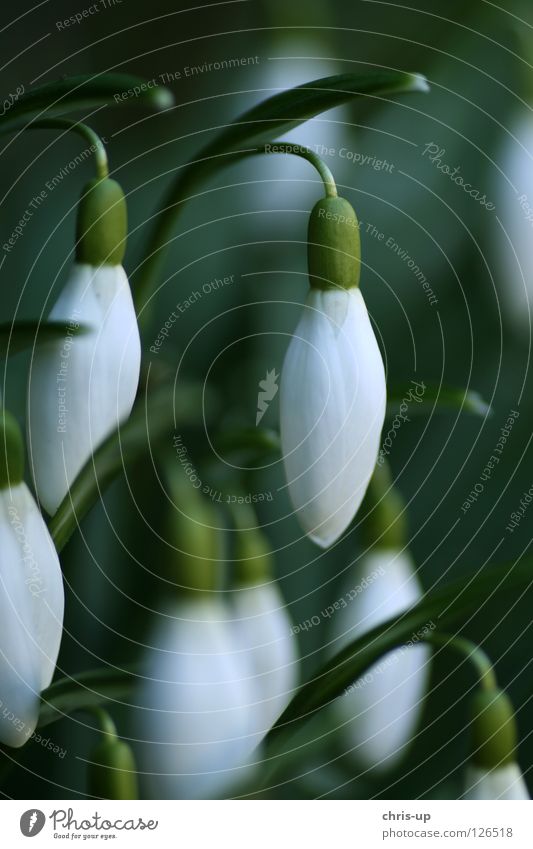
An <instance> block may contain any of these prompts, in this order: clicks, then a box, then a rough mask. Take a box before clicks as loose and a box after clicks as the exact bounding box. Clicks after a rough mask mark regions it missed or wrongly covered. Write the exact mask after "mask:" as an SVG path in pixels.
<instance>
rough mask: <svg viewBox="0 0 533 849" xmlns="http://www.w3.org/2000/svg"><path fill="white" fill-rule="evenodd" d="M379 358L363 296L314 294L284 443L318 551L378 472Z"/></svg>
mask: <svg viewBox="0 0 533 849" xmlns="http://www.w3.org/2000/svg"><path fill="white" fill-rule="evenodd" d="M385 403H386V385H385V373H384V369H383V362H382V359H381V354H380V351H379V348H378V345H377V342H376V338H375V336H374V332H373V330H372V326H371V324H370V319H369V317H368V312H367V310H366V306H365V303H364V300H363V296H362V295H361V292H360V291H359V289H350V290H347V291H345V290H335V291H324V292H322V291H317V290H311V292H310V293H309V296H308V298H307V302H306V305H305V307H304V312H303V315H302V318H301V320H300V323H299V324H298V327H297V328H296V330H295V332H294V335H293V338H292V340H291V343H290V345H289V348H288V351H287V354H286V357H285V361H284V363H283V369H282V374H281V388H280V418H281V441H282V449H283V457H284V462H285V471H286V476H287V481H288V486H289V493H290V496H291V500H292V503H293V505H294V508H295V510H296V513H297V516H298V518H299V520H300V523H301V525H302V527H303V528H304V530H305V531H306V533H307V534H308V535H309V537H310V538H311V539H312V540H313V541H314V542H316V543H317V544H318V545H321V546H324V547H326V546H328V545H331V543H333V542H334V541H335V540H336V539H337V538H338V537H339V536H340V535H341V534H342V532H343V531H344V530H345V529H346V528H347V527H348V525H349V524H350V522H351V520H352V519H353V517H354V516H355V514H356V512H357V510H358V508H359V506H360V504H361V501H362V500H363V497H364V494H365V491H366V488H367V486H368V482H369V480H370V478H371V476H372V472H373V470H374V467H375V465H376V460H377V455H378V449H379V440H380V435H381V428H382V426H383V420H384V417H385Z"/></svg>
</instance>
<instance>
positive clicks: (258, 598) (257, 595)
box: [234, 581, 298, 742]
mask: <svg viewBox="0 0 533 849" xmlns="http://www.w3.org/2000/svg"><path fill="white" fill-rule="evenodd" d="M234 610H235V620H234V624H235V632H236V644H237V647H238V649H239V650H240V651H242V652H243V658H244V660H245V661H246V663H247V665H248V675H249V676H250V684H251V689H252V695H253V702H254V703H253V704H252V705H251V706H250V714H251V718H252V721H253V726H254V728H255V729H257V731H258V734H259V738H262V737H264V736H265V734H266V733H267V731H268V730H269V729H270V728H271V726H272V725H273V724H274V722H275V721H276V719H277V718H278V717H279V715H280V714H281V713H282V712H283V711H284V710H285V708H286V707H287V705H288V703H289V701H290V699H291V697H292V696H293V694H294V690H295V688H296V686H297V679H298V656H297V652H296V648H297V647H296V641H295V638H294V636H293V635H292V631H291V620H290V617H289V615H288V612H287V608H286V606H285V602H284V600H283V597H282V595H281V592H280V591H279V588H278V586H277V584H276V583H275V582H274V581H272V582H271V583H269V584H255V585H254V584H252V585H248V586H245V587H242V588H240V589H238V590H237V591H236V593H235V602H234ZM257 742H259V741H257Z"/></svg>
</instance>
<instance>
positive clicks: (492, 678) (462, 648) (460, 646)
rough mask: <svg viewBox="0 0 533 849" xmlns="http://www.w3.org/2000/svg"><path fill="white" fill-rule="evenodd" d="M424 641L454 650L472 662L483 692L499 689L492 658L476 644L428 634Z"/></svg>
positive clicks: (447, 635)
mask: <svg viewBox="0 0 533 849" xmlns="http://www.w3.org/2000/svg"><path fill="white" fill-rule="evenodd" d="M424 640H425V642H427V643H432V644H433V645H435V646H441V647H442V648H450V649H453V650H454V651H456V652H458V653H459V654H462V655H463V657H464V658H466V659H467V660H470V661H471V663H472V664H473V665H474V666H475V667H476V670H477V673H478V676H479V686H480V687H481V688H482V689H483V690H486V691H487V692H489V691H491V692H492V691H494V690H496V689H497V688H498V683H497V681H496V673H495V672H494V667H493V666H492V663H491V661H490V658H489V657H488V655H487V654H485V652H484V651H483V649H482V648H480V647H479V646H478V645H477V644H476V643H473V642H472V641H471V640H467V639H465V638H464V637H454V636H451V635H450V634H428V635H426V636H425V637H424Z"/></svg>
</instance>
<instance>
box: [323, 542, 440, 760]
mask: <svg viewBox="0 0 533 849" xmlns="http://www.w3.org/2000/svg"><path fill="white" fill-rule="evenodd" d="M345 591H346V594H345V596H344V598H345V599H351V598H352V597H353V600H348V602H347V606H346V607H343V608H341V609H340V610H339V611H338V612H337V613H335V615H334V618H333V619H332V631H333V635H334V637H335V638H336V639H335V642H334V643H333V644H332V646H331V648H332V650H333V651H335V652H337V651H339V650H340V649H341V648H342V647H343V646H344V645H346V644H347V643H349V642H351V641H352V640H354V639H355V638H356V637H358V636H360V635H361V634H363V633H365V632H366V631H369V630H370V629H371V628H373V627H375V626H376V625H379V624H380V623H382V622H384V621H386V620H387V619H389V618H390V617H392V616H395V615H398V614H400V613H402V612H403V611H404V610H407V609H408V608H410V607H411V606H412V605H414V604H416V603H417V602H418V601H419V599H420V597H421V595H422V589H421V587H420V584H419V581H418V578H417V575H416V569H415V566H414V564H413V561H412V559H411V557H410V555H409V554H408V553H407V552H404V551H398V550H396V549H387V548H384V549H376V550H374V551H373V552H372V553H370V554H368V555H367V556H366V557H364V558H363V559H362V560H361V561H360V568H359V570H358V572H357V575H356V576H355V577H354V573H353V572H352V573H351V580H350V582H349V583H347V584H346V586H345ZM429 657H430V648H429V646H427V645H414V646H410V647H401V648H398V649H395V650H394V651H392V652H390V653H389V654H387V655H385V656H384V657H383V658H381V660H379V661H378V662H377V663H375V664H374V665H373V666H372V667H371V668H370V669H369V670H368V671H367V672H366V673H365V675H364V676H362V678H360V679H359V680H358V681H356V682H355V683H354V684H353V685H351V687H350V688H349V690H348V692H347V693H346V694H345V695H343V696H341V697H340V698H339V699H337V701H336V703H335V710H336V715H337V717H338V719H339V721H340V722H341V723H343V728H342V734H343V739H344V743H345V746H346V748H347V749H348V748H349V749H350V750H351V754H352V755H353V757H354V758H356V759H357V761H358V762H359V763H360V765H361V766H362V767H364V768H366V769H375V770H379V771H383V770H388V769H390V768H391V767H393V766H395V765H396V764H397V763H398V762H399V761H400V760H401V758H402V757H403V755H404V754H405V751H406V749H407V747H408V745H409V743H410V742H411V740H412V738H413V735H414V734H415V732H416V729H417V725H418V723H419V719H420V714H421V709H422V706H423V701H424V697H425V693H426V690H427V683H428V674H429Z"/></svg>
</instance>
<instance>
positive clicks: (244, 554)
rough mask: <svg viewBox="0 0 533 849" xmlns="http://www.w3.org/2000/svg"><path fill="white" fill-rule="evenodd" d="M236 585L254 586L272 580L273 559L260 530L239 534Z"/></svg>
mask: <svg viewBox="0 0 533 849" xmlns="http://www.w3.org/2000/svg"><path fill="white" fill-rule="evenodd" d="M235 556H236V558H237V562H236V564H235V583H236V584H237V585H239V586H253V585H254V584H263V583H266V582H267V581H270V580H272V575H273V557H272V552H271V551H270V546H269V544H268V540H267V538H266V536H265V535H264V534H263V533H262V532H261V531H260V530H259V529H258V528H248V529H244V530H239V531H238V532H237V539H236V543H235Z"/></svg>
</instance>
